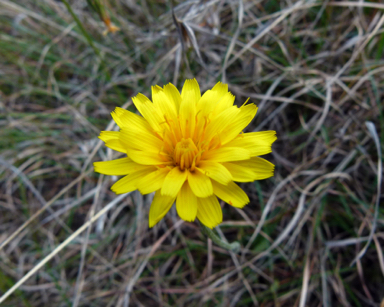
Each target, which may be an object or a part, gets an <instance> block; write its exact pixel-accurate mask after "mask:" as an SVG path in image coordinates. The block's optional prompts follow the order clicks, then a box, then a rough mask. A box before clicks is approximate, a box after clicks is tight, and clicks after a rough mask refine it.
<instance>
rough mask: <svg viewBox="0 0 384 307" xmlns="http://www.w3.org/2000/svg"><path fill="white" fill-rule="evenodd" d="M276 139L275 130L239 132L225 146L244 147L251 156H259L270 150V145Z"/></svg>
mask: <svg viewBox="0 0 384 307" xmlns="http://www.w3.org/2000/svg"><path fill="white" fill-rule="evenodd" d="M276 139H277V137H276V131H258V132H249V133H244V134H240V135H239V136H238V137H236V138H235V139H233V140H232V141H230V142H228V143H227V144H225V146H228V147H242V148H246V149H248V150H249V151H250V152H251V155H252V156H261V155H266V154H268V153H270V152H272V148H271V146H272V143H273V142H274V141H276Z"/></svg>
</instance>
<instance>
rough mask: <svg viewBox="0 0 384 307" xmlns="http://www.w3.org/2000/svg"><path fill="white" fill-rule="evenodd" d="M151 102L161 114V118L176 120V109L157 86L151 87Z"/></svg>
mask: <svg viewBox="0 0 384 307" xmlns="http://www.w3.org/2000/svg"><path fill="white" fill-rule="evenodd" d="M152 100H153V104H154V105H155V107H156V108H157V109H158V110H159V111H160V112H161V114H162V116H163V118H165V116H166V117H167V119H172V120H173V121H176V120H177V111H176V107H175V105H174V103H173V101H171V100H170V99H168V96H167V95H165V93H164V91H163V89H162V88H161V87H159V86H157V85H156V86H152Z"/></svg>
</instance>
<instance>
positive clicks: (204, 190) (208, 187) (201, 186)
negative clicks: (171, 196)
mask: <svg viewBox="0 0 384 307" xmlns="http://www.w3.org/2000/svg"><path fill="white" fill-rule="evenodd" d="M188 183H189V186H190V187H191V189H192V191H193V193H194V194H195V195H196V196H197V197H208V196H211V195H212V194H213V188H212V183H211V179H209V178H208V177H207V176H206V175H205V174H204V173H203V172H201V171H199V170H198V169H196V170H195V171H193V172H191V171H188Z"/></svg>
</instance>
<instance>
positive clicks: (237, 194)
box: [212, 180, 249, 208]
mask: <svg viewBox="0 0 384 307" xmlns="http://www.w3.org/2000/svg"><path fill="white" fill-rule="evenodd" d="M212 186H213V193H215V195H216V196H217V197H219V198H220V199H222V200H223V201H225V202H226V203H228V204H230V205H231V206H233V207H236V208H243V207H244V206H245V205H246V204H248V203H249V198H248V196H247V194H245V192H244V191H243V190H242V189H241V188H240V187H239V186H238V185H237V184H236V183H234V182H233V181H231V182H230V183H228V184H227V185H222V184H220V183H218V182H216V181H214V180H212Z"/></svg>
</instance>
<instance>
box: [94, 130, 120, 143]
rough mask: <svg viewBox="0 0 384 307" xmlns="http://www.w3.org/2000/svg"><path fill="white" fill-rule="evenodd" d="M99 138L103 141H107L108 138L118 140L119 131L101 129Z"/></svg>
mask: <svg viewBox="0 0 384 307" xmlns="http://www.w3.org/2000/svg"><path fill="white" fill-rule="evenodd" d="M99 139H100V140H102V141H103V142H106V141H109V140H118V139H119V132H118V131H101V132H100V135H99Z"/></svg>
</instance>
